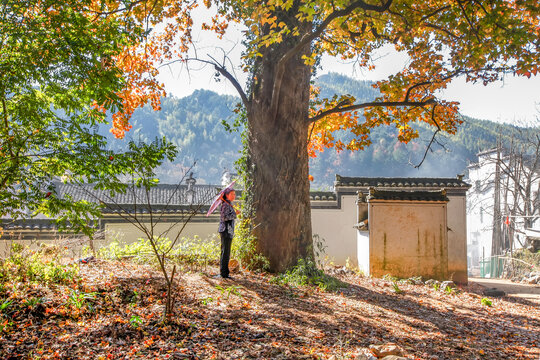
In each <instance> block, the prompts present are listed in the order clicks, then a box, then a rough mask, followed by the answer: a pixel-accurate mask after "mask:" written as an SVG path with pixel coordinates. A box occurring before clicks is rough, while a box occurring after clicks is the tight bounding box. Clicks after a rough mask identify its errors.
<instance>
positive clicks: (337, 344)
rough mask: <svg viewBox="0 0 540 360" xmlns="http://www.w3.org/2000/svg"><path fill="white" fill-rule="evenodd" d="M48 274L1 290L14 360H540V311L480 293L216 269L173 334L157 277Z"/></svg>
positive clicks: (138, 269) (181, 288) (98, 265)
mask: <svg viewBox="0 0 540 360" xmlns="http://www.w3.org/2000/svg"><path fill="white" fill-rule="evenodd" d="M34 270H35V269H34ZM38 270H39V269H38ZM39 271H41V272H39ZM39 271H38V273H39V274H41V277H40V278H39V279H38V278H33V279H32V278H29V277H28V276H29V275H28V274H30V275H32V274H34V273H35V271H34V273H32V272H26V273H25V272H23V273H22V274H19V275H20V276H18V277H16V280H13V281H4V282H3V283H1V284H2V285H1V287H0V358H2V359H26V358H33V359H55V358H61V359H213V358H214V359H331V358H332V359H350V358H351V359H368V358H370V356H371V355H369V354H370V352H369V350H368V348H369V346H370V345H378V344H389V343H393V344H396V346H397V347H398V348H399V349H400V350H401V356H403V357H405V358H408V359H520V358H524V359H538V358H539V356H540V350H539V347H540V343H539V342H540V337H539V335H538V334H539V329H540V306H539V305H538V304H535V303H530V302H527V301H525V300H519V299H513V298H508V297H503V298H490V299H487V298H484V297H483V296H482V295H479V294H480V292H481V289H478V288H476V289H475V288H470V287H464V288H460V289H457V290H451V289H447V291H441V289H438V288H437V286H430V285H425V284H419V285H415V284H413V282H412V281H402V282H396V280H395V279H390V278H387V279H372V278H366V277H362V276H360V275H357V274H354V273H353V272H350V271H340V272H337V273H336V274H334V275H333V277H334V278H336V281H337V280H339V281H341V282H342V284H341V287H339V288H338V289H337V290H335V291H328V290H326V291H324V290H322V289H321V287H317V286H314V285H295V284H293V283H290V282H287V281H286V280H287V279H286V278H276V277H275V276H273V275H270V274H264V273H263V274H258V273H252V272H248V271H240V272H237V273H234V274H233V279H232V280H223V279H218V278H215V277H213V276H212V275H213V274H215V273H216V272H217V268H213V267H207V268H205V269H202V270H197V271H191V272H183V273H182V274H181V277H180V280H179V283H178V286H177V289H176V306H175V315H174V316H173V317H172V318H171V319H170V321H169V322H168V323H166V324H164V323H162V321H161V320H162V319H161V315H162V311H163V304H162V302H163V300H164V292H165V283H164V281H163V280H162V277H161V275H160V273H159V272H157V271H156V270H154V269H153V268H152V267H151V266H149V265H139V264H134V263H131V262H126V261H124V262H121V261H109V260H94V261H91V262H88V263H87V264H84V263H81V264H80V265H76V266H71V267H67V268H66V267H63V268H62V267H58V268H46V269H42V270H39ZM25 274H26V275H25ZM47 274H48V275H47ZM4 276H5V274H4ZM32 276H34V277H35V275H32ZM47 276H48V279H47ZM14 279H15V278H14ZM4 280H5V278H4ZM371 358H372V359H373V357H371Z"/></svg>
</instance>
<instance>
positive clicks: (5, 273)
mask: <svg viewBox="0 0 540 360" xmlns="http://www.w3.org/2000/svg"><path fill="white" fill-rule="evenodd" d="M60 258H61V253H60V251H58V250H54V251H51V248H50V247H44V248H41V249H39V250H36V251H34V250H30V249H29V248H28V247H27V246H22V245H20V244H13V245H12V248H11V255H10V256H9V257H8V258H7V259H5V260H4V261H2V262H0V282H6V281H21V282H25V281H29V282H46V283H69V282H72V281H75V280H76V279H77V278H78V273H79V268H78V266H77V265H75V264H70V265H62V264H61V263H60Z"/></svg>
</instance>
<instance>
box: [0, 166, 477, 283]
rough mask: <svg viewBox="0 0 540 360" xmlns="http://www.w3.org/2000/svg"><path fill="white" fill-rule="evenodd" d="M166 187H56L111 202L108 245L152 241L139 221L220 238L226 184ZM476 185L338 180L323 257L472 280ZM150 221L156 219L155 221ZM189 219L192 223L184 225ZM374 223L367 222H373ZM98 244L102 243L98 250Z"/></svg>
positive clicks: (31, 233)
mask: <svg viewBox="0 0 540 360" xmlns="http://www.w3.org/2000/svg"><path fill="white" fill-rule="evenodd" d="M194 180H195V179H193V177H192V176H190V178H188V179H187V180H186V184H181V185H166V184H159V185H158V186H156V187H155V188H153V189H151V190H150V191H149V192H148V193H146V192H144V191H143V190H141V189H136V190H128V192H126V193H125V194H115V195H114V196H110V194H107V193H106V192H101V191H96V190H93V189H92V187H91V186H89V185H85V186H80V187H73V186H68V185H65V184H57V189H58V192H59V194H60V195H62V194H68V193H69V194H70V195H71V196H72V197H73V199H75V200H79V199H84V200H86V201H100V202H102V203H104V204H105V207H104V210H103V213H102V217H101V218H100V220H99V222H98V223H97V224H96V225H95V226H97V227H99V228H100V229H101V230H104V232H105V234H106V235H105V239H104V242H105V243H108V242H110V241H112V240H113V239H118V240H121V241H125V242H132V241H135V240H136V239H137V238H139V237H142V236H145V233H144V231H141V228H140V226H138V225H140V224H146V226H147V228H148V227H150V223H154V224H155V225H154V226H153V227H152V233H153V234H154V236H160V235H162V236H167V237H174V236H176V234H178V233H179V230H180V229H182V234H181V235H182V236H185V237H193V236H194V235H198V236H199V237H200V238H202V239H205V238H207V237H210V236H212V235H213V234H215V233H216V229H217V223H218V222H219V217H218V215H217V214H216V213H215V214H213V215H211V216H210V217H206V216H205V214H206V211H207V209H208V206H209V204H210V202H211V200H212V198H213V197H214V196H215V194H216V193H217V191H218V190H219V186H214V185H196V182H195V181H194ZM468 188H469V185H468V184H466V183H465V182H463V180H462V179H461V177H459V178H456V179H452V178H362V177H342V176H339V175H336V181H335V183H334V191H329V192H312V193H311V194H310V200H311V208H312V232H313V234H314V235H317V236H316V238H317V239H318V241H321V242H322V243H323V245H324V246H325V251H324V253H323V254H321V256H320V258H321V260H322V259H327V260H328V261H332V262H333V263H334V264H337V265H346V264H349V265H350V266H353V267H359V268H361V269H362V270H363V271H364V272H365V273H366V274H371V275H374V276H381V275H385V274H386V273H389V274H392V275H394V276H400V277H407V276H413V275H422V276H424V277H433V278H440V279H448V278H452V279H453V280H454V281H456V282H466V281H467V250H466V241H467V240H466V217H465V204H466V201H465V195H466V192H467V190H468ZM150 216H152V219H153V221H152V222H150ZM188 217H189V223H188V225H187V226H185V228H183V225H184V223H185V222H186V220H187V219H188ZM366 220H367V221H366ZM4 229H5V230H6V233H10V234H11V236H12V238H21V239H24V238H25V237H27V238H30V237H34V238H43V239H48V238H50V237H51V234H52V231H53V229H52V228H51V225H50V223H49V224H48V225H46V226H45V224H42V225H37V223H35V222H34V221H33V220H29V221H26V222H17V223H13V224H10V225H8V226H4ZM99 245H100V244H97V245H96V246H99Z"/></svg>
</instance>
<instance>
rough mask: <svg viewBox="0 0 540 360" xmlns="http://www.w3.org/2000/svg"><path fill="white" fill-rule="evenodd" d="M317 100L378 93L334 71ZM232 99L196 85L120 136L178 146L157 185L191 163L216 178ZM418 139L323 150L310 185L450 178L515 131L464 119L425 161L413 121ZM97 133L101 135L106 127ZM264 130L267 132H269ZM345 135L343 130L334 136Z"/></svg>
mask: <svg viewBox="0 0 540 360" xmlns="http://www.w3.org/2000/svg"><path fill="white" fill-rule="evenodd" d="M315 83H316V86H318V87H320V92H321V96H322V97H331V96H332V95H333V94H339V95H341V94H351V95H353V96H355V97H356V98H357V99H358V100H360V101H370V100H372V99H374V98H375V97H376V96H377V91H376V90H375V89H373V87H372V86H371V85H372V83H370V82H367V81H357V80H354V79H351V78H348V77H346V76H343V75H339V74H328V75H322V76H320V77H319V78H318V79H317V80H316V82H315ZM238 101H239V100H238V98H235V97H233V96H225V95H218V94H216V93H214V92H212V91H207V90H197V91H195V92H194V93H193V94H192V95H190V96H188V97H185V98H181V99H179V98H175V97H169V98H164V99H162V110H161V111H159V112H154V111H152V110H151V109H150V108H149V107H147V108H144V109H140V110H138V111H136V112H135V114H134V116H133V119H132V124H133V129H132V130H131V131H130V132H129V133H128V135H127V137H126V138H127V139H135V140H138V139H141V140H145V141H151V140H152V139H154V138H155V137H156V136H159V137H161V136H165V137H167V139H169V140H171V141H172V142H173V143H174V144H176V145H177V146H178V147H179V155H178V157H177V159H176V161H175V162H174V163H172V164H170V163H169V164H165V165H164V166H162V168H161V169H160V171H159V176H160V179H161V181H162V182H166V183H174V182H177V181H179V179H180V178H181V176H182V174H183V173H184V171H185V169H186V168H188V167H189V166H191V165H192V164H193V162H194V161H197V165H196V166H195V168H194V169H193V171H194V173H195V177H196V178H198V183H220V178H221V175H222V173H223V171H224V170H226V169H228V170H233V169H234V162H235V160H236V159H237V158H238V157H239V150H240V149H241V146H242V144H241V140H240V133H239V132H233V133H229V132H227V131H226V130H225V127H224V126H223V124H222V120H225V121H227V122H228V123H229V124H232V123H233V122H234V119H235V117H236V114H234V113H233V111H232V110H233V109H234V107H235V105H236V104H237V103H238ZM418 129H419V133H420V137H419V138H418V139H416V140H415V141H412V142H410V143H409V144H406V145H405V144H402V143H399V142H398V141H397V129H395V128H389V127H381V128H377V129H374V130H373V132H372V141H373V144H372V145H371V146H370V147H369V148H367V149H366V150H364V151H360V152H355V153H351V152H348V151H343V152H341V153H337V152H336V151H335V150H333V149H328V150H326V151H324V152H323V153H321V154H319V156H318V157H317V158H315V159H312V160H311V162H310V173H311V174H312V175H313V177H314V178H315V180H314V182H313V184H312V188H328V187H331V186H332V183H333V181H334V177H335V174H341V175H344V176H411V177H412V176H434V177H435V176H436V177H453V176H456V175H457V174H458V173H464V172H465V170H466V166H467V164H468V162H469V161H475V158H476V156H475V154H476V153H477V152H478V151H481V150H485V149H488V148H491V147H494V146H495V143H496V139H497V136H498V134H499V133H502V134H504V136H505V137H506V138H508V137H509V136H510V134H511V133H513V132H515V131H517V130H518V129H519V128H517V127H515V126H512V125H507V124H498V123H494V122H491V121H486V120H476V119H471V118H464V123H463V125H461V126H460V128H459V130H458V132H457V134H455V135H452V136H449V135H441V136H438V137H437V139H438V142H437V143H434V144H433V146H432V148H431V150H430V151H429V152H428V155H427V157H426V160H425V161H424V163H423V164H422V166H421V167H420V168H418V169H416V168H414V165H417V164H418V163H419V162H420V161H421V160H422V158H423V155H424V152H425V149H426V146H427V144H428V143H429V140H430V139H431V137H432V135H433V131H434V128H431V127H428V126H427V125H418ZM100 132H102V133H107V134H108V127H107V126H102V127H101V128H100ZM270 135H271V134H269V136H270ZM341 136H342V137H344V138H346V137H347V135H346V134H341ZM108 137H109V138H110V144H111V146H112V147H113V148H116V149H119V148H122V147H123V146H125V144H126V140H118V139H114V138H112V136H111V135H108Z"/></svg>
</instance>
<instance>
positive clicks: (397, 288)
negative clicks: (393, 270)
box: [392, 282, 403, 294]
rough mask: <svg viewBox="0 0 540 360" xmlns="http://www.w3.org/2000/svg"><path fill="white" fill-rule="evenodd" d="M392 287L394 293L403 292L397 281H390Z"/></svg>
mask: <svg viewBox="0 0 540 360" xmlns="http://www.w3.org/2000/svg"><path fill="white" fill-rule="evenodd" d="M392 288H393V290H394V292H395V293H396V294H401V293H403V290H401V289H400V288H399V286H398V283H397V282H392Z"/></svg>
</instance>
